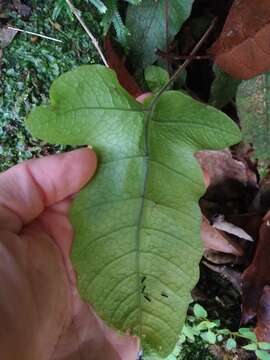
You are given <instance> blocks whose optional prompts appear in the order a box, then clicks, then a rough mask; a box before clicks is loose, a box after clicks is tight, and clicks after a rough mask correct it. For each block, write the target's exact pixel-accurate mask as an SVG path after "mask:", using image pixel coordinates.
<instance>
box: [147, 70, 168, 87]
mask: <svg viewBox="0 0 270 360" xmlns="http://www.w3.org/2000/svg"><path fill="white" fill-rule="evenodd" d="M144 77H145V81H146V84H147V86H148V87H149V89H150V90H151V91H152V92H156V91H157V90H159V89H160V88H161V87H162V86H163V85H165V84H166V83H167V82H168V81H169V74H168V71H167V70H165V69H163V68H161V67H159V66H154V65H150V66H147V68H146V69H145V70H144Z"/></svg>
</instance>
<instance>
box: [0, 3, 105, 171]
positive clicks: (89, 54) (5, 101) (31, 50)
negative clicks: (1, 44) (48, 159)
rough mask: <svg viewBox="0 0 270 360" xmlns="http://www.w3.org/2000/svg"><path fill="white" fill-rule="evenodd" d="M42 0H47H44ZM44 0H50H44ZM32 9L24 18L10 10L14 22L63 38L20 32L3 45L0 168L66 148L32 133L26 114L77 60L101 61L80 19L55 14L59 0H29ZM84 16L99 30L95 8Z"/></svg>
mask: <svg viewBox="0 0 270 360" xmlns="http://www.w3.org/2000/svg"><path fill="white" fill-rule="evenodd" d="M42 3H43V2H42ZM44 3H45V2H44ZM28 5H30V6H31V8H32V15H31V16H30V18H29V19H27V20H24V19H22V18H21V16H20V14H18V13H17V12H10V13H9V14H8V16H9V23H11V24H12V25H14V26H16V27H18V28H21V29H25V30H29V31H32V32H37V33H41V34H46V35H48V36H51V37H54V38H57V39H59V40H62V41H63V42H62V43H58V42H54V41H50V40H45V39H40V38H37V37H33V36H30V35H27V34H22V33H18V34H17V35H16V37H15V38H14V40H13V41H12V43H11V44H10V45H9V46H8V47H6V48H5V49H4V50H3V57H2V59H1V67H0V71H1V72H0V77H1V85H2V86H1V88H0V171H3V170H5V169H7V168H9V167H10V166H12V165H14V164H16V163H18V162H20V161H23V160H25V159H29V158H32V157H33V156H41V155H46V154H48V153H55V152H57V151H60V150H63V149H64V148H63V147H60V146H50V145H48V144H44V143H42V142H39V141H37V140H36V139H33V138H31V136H30V134H29V133H28V132H27V130H26V129H25V125H24V121H25V118H26V116H27V114H28V112H29V111H30V109H31V108H33V106H36V105H38V104H40V103H41V102H43V103H44V102H47V101H48V93H49V88H50V85H51V83H52V81H53V80H54V79H55V78H57V77H58V76H59V75H60V74H62V73H64V72H65V71H68V70H71V69H72V68H74V67H75V66H78V65H81V64H86V63H88V64H89V63H96V62H100V60H99V57H98V55H97V53H96V51H95V49H93V46H92V44H91V42H90V40H89V38H88V36H87V34H86V33H85V32H84V30H83V29H82V28H81V26H80V25H79V24H78V22H77V21H76V20H75V19H73V18H72V17H71V16H69V15H68V13H67V12H66V11H62V12H61V13H60V14H59V16H58V18H57V20H56V21H55V20H54V19H53V15H55V14H54V10H55V6H54V5H55V1H51V0H49V1H46V4H45V5H44V4H42V5H41V2H40V1H36V0H32V1H29V2H28ZM84 18H85V20H86V21H87V24H88V25H89V27H90V28H91V30H92V31H93V32H94V33H95V34H97V36H99V35H100V32H101V31H100V27H99V25H98V21H97V20H96V19H94V18H93V15H92V14H91V13H90V12H87V13H84Z"/></svg>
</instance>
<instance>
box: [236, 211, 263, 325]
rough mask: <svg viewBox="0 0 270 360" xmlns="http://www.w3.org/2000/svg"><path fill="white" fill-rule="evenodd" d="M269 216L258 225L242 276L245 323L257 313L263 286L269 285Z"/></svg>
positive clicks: (243, 319) (243, 318)
mask: <svg viewBox="0 0 270 360" xmlns="http://www.w3.org/2000/svg"><path fill="white" fill-rule="evenodd" d="M269 219H270V216H269V214H267V215H266V216H265V217H264V222H263V223H262V225H261V227H260V233H259V240H258V243H257V248H256V252H255V255H254V258H253V260H252V263H251V264H250V265H249V266H248V267H247V269H246V270H245V271H244V273H243V276H242V288H243V302H242V323H243V324H245V323H247V322H248V321H249V320H251V319H252V318H253V317H254V316H256V314H257V308H258V304H259V301H260V298H261V296H262V293H263V289H264V287H265V286H267V285H270V270H269V264H270V251H269V249H270V226H269Z"/></svg>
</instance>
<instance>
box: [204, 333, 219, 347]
mask: <svg viewBox="0 0 270 360" xmlns="http://www.w3.org/2000/svg"><path fill="white" fill-rule="evenodd" d="M200 335H201V338H202V339H203V340H205V341H207V342H208V343H209V344H212V345H214V344H215V343H216V342H217V337H216V334H214V333H213V332H212V331H210V330H209V331H206V332H202V333H201V334H200Z"/></svg>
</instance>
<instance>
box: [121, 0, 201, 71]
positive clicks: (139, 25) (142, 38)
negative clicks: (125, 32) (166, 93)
mask: <svg viewBox="0 0 270 360" xmlns="http://www.w3.org/2000/svg"><path fill="white" fill-rule="evenodd" d="M193 1H194V0H170V1H167V3H168V14H169V16H168V41H169V42H171V40H172V39H173V38H174V36H175V35H176V34H177V33H178V31H179V30H180V28H181V26H182V25H183V23H184V22H185V20H186V19H187V18H188V17H189V15H190V12H191V8H192V4H193ZM165 13H166V12H165V0H159V1H156V0H143V1H142V2H141V4H140V5H139V6H132V5H130V6H129V7H128V10H127V18H126V25H127V27H128V29H129V31H130V33H131V36H130V60H131V61H132V62H134V63H136V67H137V68H140V67H142V68H145V67H146V66H147V65H151V64H153V63H154V62H155V61H156V59H157V55H156V53H155V51H156V49H160V50H166V47H167V39H166V31H165V28H166V25H165V22H166V21H165V19H166V17H165Z"/></svg>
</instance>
